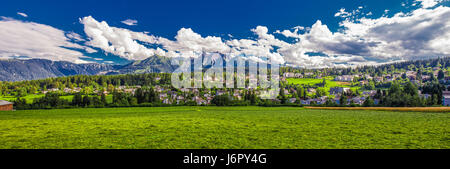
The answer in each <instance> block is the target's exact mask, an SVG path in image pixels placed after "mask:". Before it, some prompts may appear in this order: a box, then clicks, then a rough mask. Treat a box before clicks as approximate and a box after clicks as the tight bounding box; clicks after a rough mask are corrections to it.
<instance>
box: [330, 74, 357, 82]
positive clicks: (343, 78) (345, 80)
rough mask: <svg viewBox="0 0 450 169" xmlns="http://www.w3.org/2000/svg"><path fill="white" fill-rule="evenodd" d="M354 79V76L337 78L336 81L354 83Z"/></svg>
mask: <svg viewBox="0 0 450 169" xmlns="http://www.w3.org/2000/svg"><path fill="white" fill-rule="evenodd" d="M353 79H354V77H353V76H352V75H343V76H337V77H336V78H334V81H340V82H353Z"/></svg>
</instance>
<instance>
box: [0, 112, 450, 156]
mask: <svg viewBox="0 0 450 169" xmlns="http://www.w3.org/2000/svg"><path fill="white" fill-rule="evenodd" d="M449 124H450V114H449V113H423V112H389V111H370V110H368V111H361V110H359V111H357V110H310V109H304V108H266V107H166V108H105V109H68V110H29V111H15V112H0V149H10V148H15V149H24V148H26V149H38V148H39V149H41V148H45V149H60V148H63V149H73V148H94V149H103V148H113V149H122V148H131V149H134V148H143V149H166V148H175V149H182V148H193V149H214V148H218V149H229V148H232V149H247V148H249V149H254V148H263V149H285V148H287V149H323V148H324V149H335V148H339V149H341V148H342V149H349V148H362V149H368V148H376V149H381V148H383V149H385V148H386V149H391V148H399V149H407V148H441V149H448V148H450V135H449V132H450V128H449Z"/></svg>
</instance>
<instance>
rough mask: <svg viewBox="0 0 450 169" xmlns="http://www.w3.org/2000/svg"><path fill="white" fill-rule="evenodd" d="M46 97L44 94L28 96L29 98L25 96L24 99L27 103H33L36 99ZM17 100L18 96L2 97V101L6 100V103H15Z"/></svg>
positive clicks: (0, 98)
mask: <svg viewBox="0 0 450 169" xmlns="http://www.w3.org/2000/svg"><path fill="white" fill-rule="evenodd" d="M44 96H45V95H44V94H30V95H27V96H25V97H23V98H24V99H25V100H27V103H32V102H33V100H34V99H35V98H41V97H44ZM16 99H17V97H16V96H0V100H6V101H11V102H13V101H14V100H16Z"/></svg>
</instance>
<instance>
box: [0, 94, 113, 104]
mask: <svg viewBox="0 0 450 169" xmlns="http://www.w3.org/2000/svg"><path fill="white" fill-rule="evenodd" d="M44 96H45V94H31V95H27V96H25V97H23V98H24V99H26V100H27V103H33V100H34V99H35V98H41V97H44ZM60 98H62V99H66V100H68V101H69V102H71V101H72V99H73V95H68V96H60ZM16 99H17V97H16V96H0V100H6V101H10V102H14V101H15V100H16ZM112 99H113V96H112V95H108V96H106V101H107V102H108V103H112Z"/></svg>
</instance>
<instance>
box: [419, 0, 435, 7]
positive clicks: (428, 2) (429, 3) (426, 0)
mask: <svg viewBox="0 0 450 169" xmlns="http://www.w3.org/2000/svg"><path fill="white" fill-rule="evenodd" d="M416 2H420V3H421V4H422V8H431V7H434V6H436V5H437V4H438V2H439V0H416Z"/></svg>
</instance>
